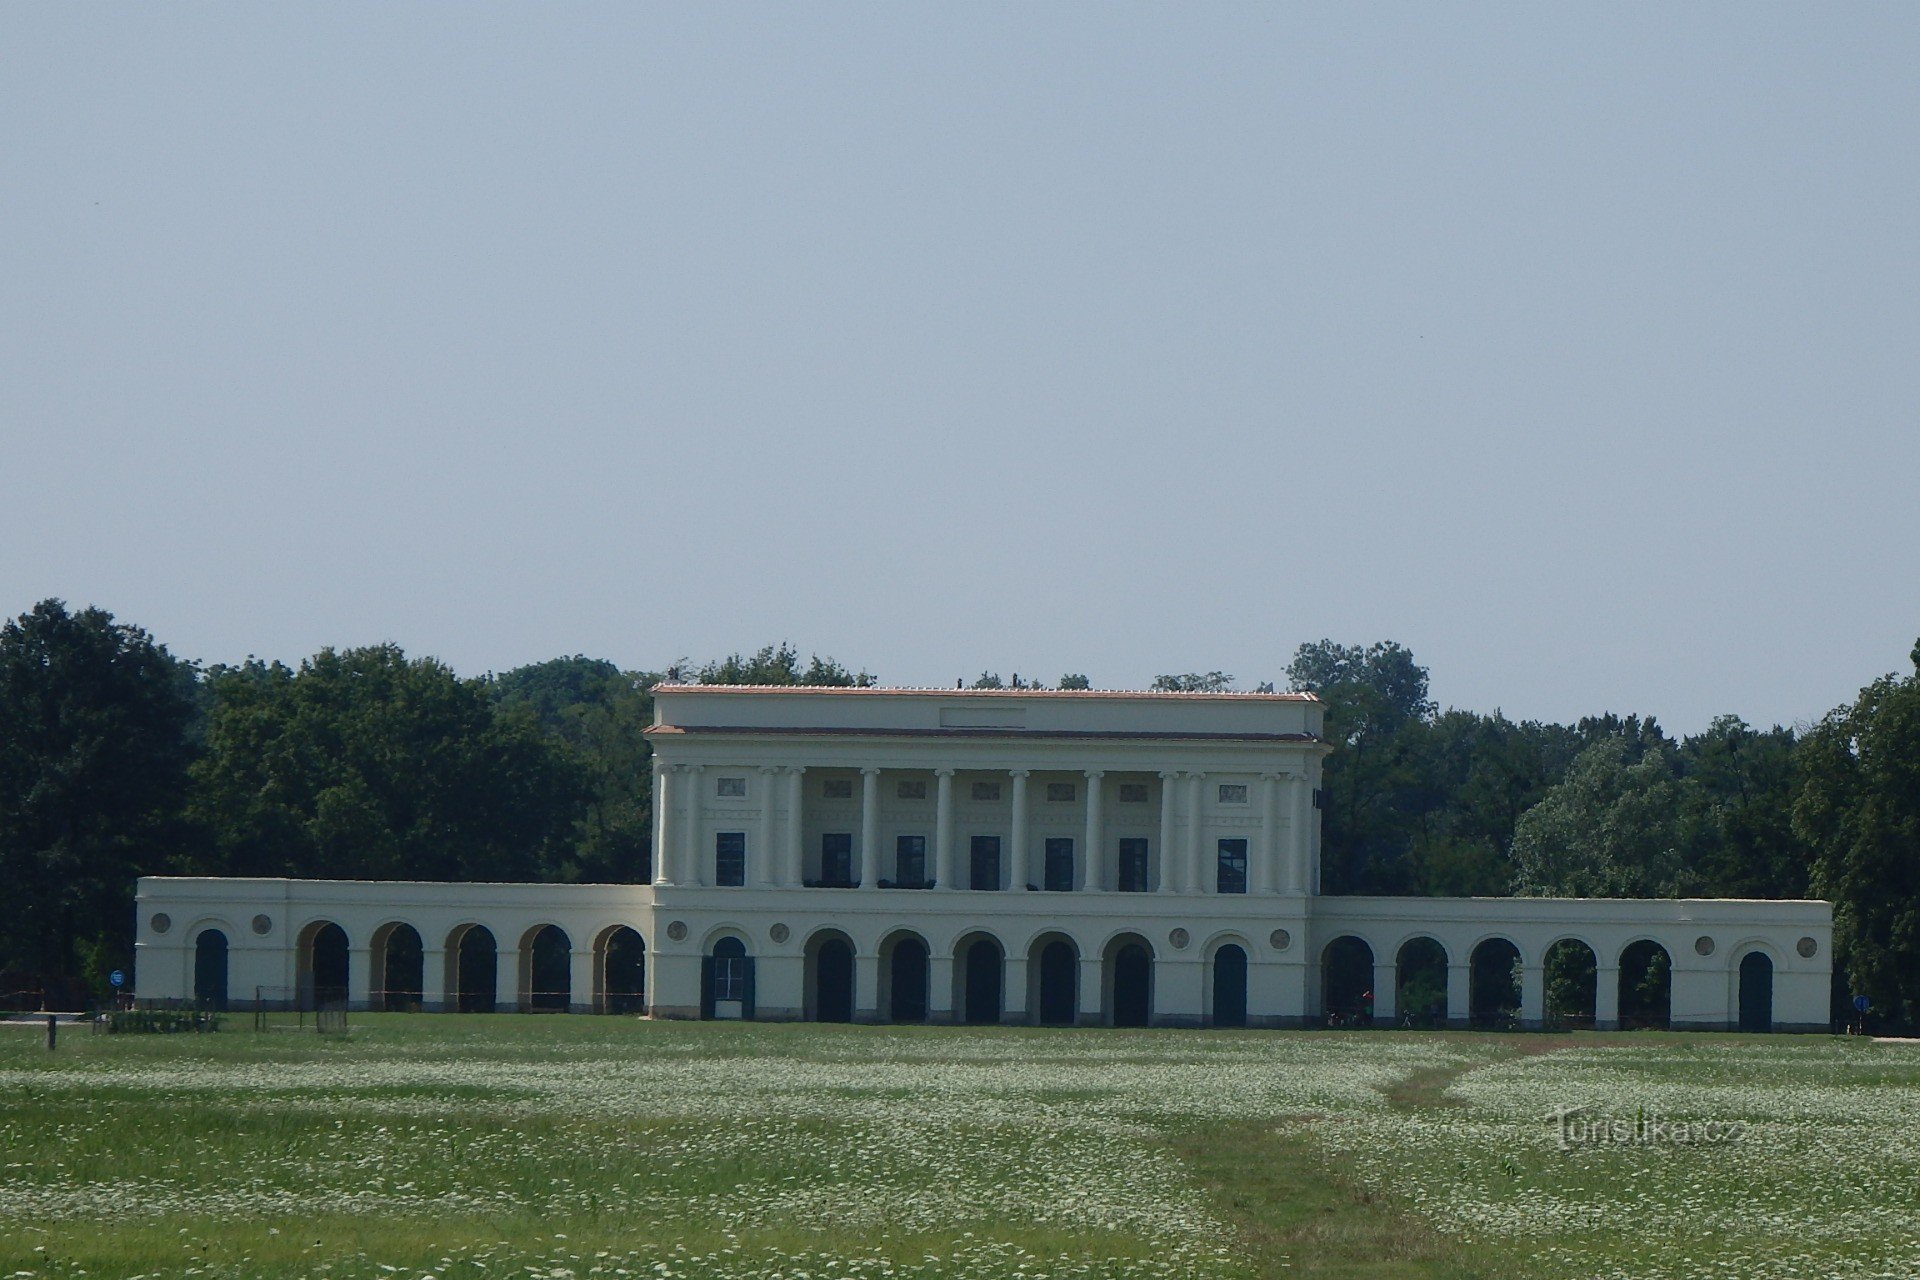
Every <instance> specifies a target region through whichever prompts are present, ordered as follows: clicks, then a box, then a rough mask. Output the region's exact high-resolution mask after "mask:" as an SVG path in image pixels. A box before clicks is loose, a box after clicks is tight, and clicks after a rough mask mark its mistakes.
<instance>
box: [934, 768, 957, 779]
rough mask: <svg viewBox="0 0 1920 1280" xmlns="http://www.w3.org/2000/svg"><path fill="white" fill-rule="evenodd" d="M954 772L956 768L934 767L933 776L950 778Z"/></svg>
mask: <svg viewBox="0 0 1920 1280" xmlns="http://www.w3.org/2000/svg"><path fill="white" fill-rule="evenodd" d="M956 772H957V770H954V769H935V770H934V771H933V776H934V777H936V778H951V777H952V776H953V775H954V774H955V773H956Z"/></svg>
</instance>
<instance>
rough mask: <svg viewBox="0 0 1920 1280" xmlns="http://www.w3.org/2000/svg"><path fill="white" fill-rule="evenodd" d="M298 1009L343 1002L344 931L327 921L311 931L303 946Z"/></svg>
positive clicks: (344, 974) (345, 992) (344, 975)
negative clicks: (304, 961)
mask: <svg viewBox="0 0 1920 1280" xmlns="http://www.w3.org/2000/svg"><path fill="white" fill-rule="evenodd" d="M305 968H306V972H305V973H304V974H303V975H302V977H303V978H304V979H305V980H304V981H303V982H302V983H301V984H300V985H301V988H302V990H301V992H300V999H301V1001H302V1007H304V1008H308V1009H318V1008H321V1007H322V1006H326V1005H337V1004H345V1003H346V1002H347V931H346V930H345V929H342V928H341V927H340V926H339V925H337V924H334V923H332V922H331V921H329V922H327V923H325V924H322V925H320V926H318V927H317V928H315V929H314V930H313V932H312V934H311V935H310V938H309V941H308V943H307V955H306V966H305Z"/></svg>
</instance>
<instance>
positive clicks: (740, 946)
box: [700, 938, 753, 1018]
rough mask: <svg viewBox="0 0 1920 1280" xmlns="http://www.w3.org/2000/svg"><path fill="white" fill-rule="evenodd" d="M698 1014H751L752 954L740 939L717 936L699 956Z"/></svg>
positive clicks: (712, 1015) (707, 1016)
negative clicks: (708, 952) (709, 950)
mask: <svg viewBox="0 0 1920 1280" xmlns="http://www.w3.org/2000/svg"><path fill="white" fill-rule="evenodd" d="M700 1016H701V1017H703V1018H751V1017H753V957H752V956H750V955H748V954H747V944H746V943H744V942H742V941H740V939H738V938H722V939H720V940H719V941H718V942H716V943H714V944H713V952H712V954H710V955H708V956H707V957H705V958H704V959H703V960H701V962H700Z"/></svg>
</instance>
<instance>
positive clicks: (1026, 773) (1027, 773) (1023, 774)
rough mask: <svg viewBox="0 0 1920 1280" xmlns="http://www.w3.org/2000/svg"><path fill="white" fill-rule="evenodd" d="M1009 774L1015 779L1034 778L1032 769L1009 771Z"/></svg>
mask: <svg viewBox="0 0 1920 1280" xmlns="http://www.w3.org/2000/svg"><path fill="white" fill-rule="evenodd" d="M1007 773H1008V774H1009V775H1010V776H1012V777H1015V778H1031V777H1032V776H1033V770H1031V769H1009V770H1007Z"/></svg>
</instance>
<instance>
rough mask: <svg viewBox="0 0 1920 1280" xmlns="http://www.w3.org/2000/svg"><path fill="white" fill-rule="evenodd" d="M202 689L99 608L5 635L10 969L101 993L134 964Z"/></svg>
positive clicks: (0, 807) (35, 617) (15, 627)
mask: <svg viewBox="0 0 1920 1280" xmlns="http://www.w3.org/2000/svg"><path fill="white" fill-rule="evenodd" d="M193 680H194V672H193V669H192V667H191V666H189V665H187V664H185V663H181V662H178V661H176V660H175V659H174V658H173V657H172V656H171V655H169V654H168V653H167V651H166V649H165V648H163V647H162V646H161V645H159V644H156V643H155V642H154V640H153V638H152V637H151V636H149V635H148V634H147V633H146V632H145V631H142V630H141V629H140V628H138V627H134V626H128V625H125V624H123V623H116V622H115V621H114V620H113V615H112V614H110V613H107V612H106V611H104V610H101V609H94V608H89V609H84V610H81V611H80V612H78V613H72V612H69V611H68V609H67V607H66V605H65V604H64V603H62V602H61V601H59V600H45V601H42V602H41V603H40V604H38V605H35V606H34V607H33V609H32V610H30V611H29V612H27V613H24V614H22V615H20V616H19V617H18V618H15V619H13V620H11V621H9V622H8V623H7V624H6V625H5V627H4V628H0V884H4V885H5V886H6V888H7V895H8V902H7V925H6V928H5V929H0V968H15V969H24V970H27V971H29V972H32V973H35V974H38V975H41V976H43V977H48V978H55V979H65V980H69V981H72V980H84V981H86V982H88V983H89V984H90V985H92V986H93V987H94V988H95V989H96V990H100V989H104V985H105V984H104V981H102V976H101V975H102V974H103V973H104V972H105V971H106V970H107V969H110V968H112V967H114V966H115V965H125V964H126V963H127V962H128V961H130V960H131V958H132V957H131V955H130V948H129V943H130V941H131V940H130V938H129V937H128V933H129V930H128V924H129V922H130V920H131V918H132V909H133V888H134V880H135V878H136V877H137V876H140V875H143V874H149V873H163V872H167V871H171V870H173V869H174V860H175V858H176V856H177V854H178V851H179V849H180V848H181V846H182V844H183V827H182V825H181V816H182V813H183V810H184V805H185V800H186V791H187V762H188V745H187V743H188V728H189V722H190V720H191V717H192V715H193V706H194V704H193V698H192V685H193Z"/></svg>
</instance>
